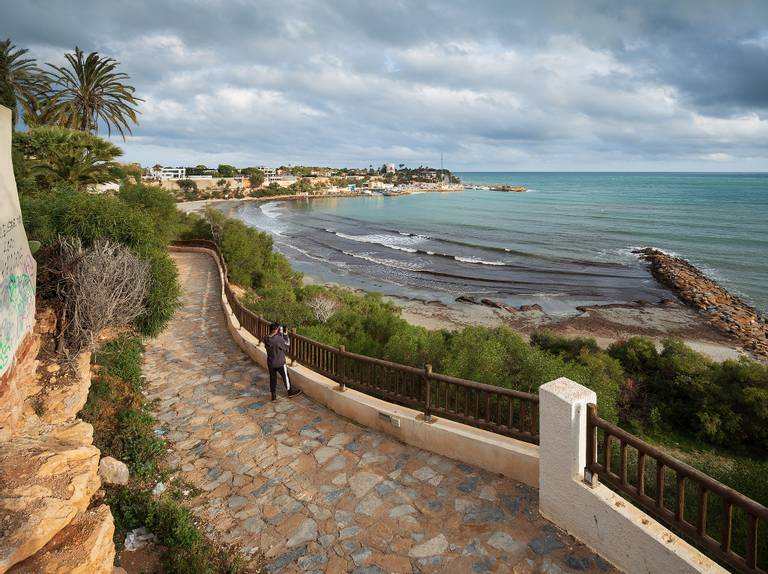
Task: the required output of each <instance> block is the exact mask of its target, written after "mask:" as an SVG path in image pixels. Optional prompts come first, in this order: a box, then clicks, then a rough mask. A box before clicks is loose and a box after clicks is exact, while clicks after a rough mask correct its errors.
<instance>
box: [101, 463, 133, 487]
mask: <svg viewBox="0 0 768 574" xmlns="http://www.w3.org/2000/svg"><path fill="white" fill-rule="evenodd" d="M129 475H130V473H129V472H128V467H127V466H126V464H125V463H124V462H121V461H119V460H117V459H116V458H112V457H111V456H105V457H104V458H102V459H101V461H100V462H99V477H100V478H101V482H103V483H104V484H128V478H129Z"/></svg>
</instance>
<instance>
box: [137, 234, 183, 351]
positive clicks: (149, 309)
mask: <svg viewBox="0 0 768 574" xmlns="http://www.w3.org/2000/svg"><path fill="white" fill-rule="evenodd" d="M148 259H149V273H150V281H149V291H148V293H147V297H146V300H145V302H144V307H145V310H144V313H142V315H141V316H140V317H139V318H138V319H137V320H136V328H137V329H138V330H139V331H140V332H141V333H142V334H144V335H147V336H148V337H155V336H157V335H159V334H160V333H161V332H162V330H163V329H164V328H165V326H166V325H167V324H168V322H169V321H170V320H171V319H172V318H173V315H174V313H175V312H176V310H177V309H178V308H179V306H180V305H181V301H180V297H181V287H180V286H179V281H178V272H177V270H176V265H175V264H174V263H173V260H172V259H171V257H170V255H168V252H167V251H165V250H161V249H156V250H153V251H151V252H150V253H149V254H148Z"/></svg>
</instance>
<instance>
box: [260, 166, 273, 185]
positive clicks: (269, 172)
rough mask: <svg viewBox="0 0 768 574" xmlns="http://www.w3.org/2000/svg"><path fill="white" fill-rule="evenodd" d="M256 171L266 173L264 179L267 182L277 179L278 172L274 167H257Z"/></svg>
mask: <svg viewBox="0 0 768 574" xmlns="http://www.w3.org/2000/svg"><path fill="white" fill-rule="evenodd" d="M256 169H258V170H259V171H262V172H264V177H265V178H266V180H267V182H271V181H273V180H274V178H276V177H277V170H276V169H275V168H274V167H267V166H265V165H257V166H256Z"/></svg>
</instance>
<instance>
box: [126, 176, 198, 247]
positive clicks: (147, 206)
mask: <svg viewBox="0 0 768 574" xmlns="http://www.w3.org/2000/svg"><path fill="white" fill-rule="evenodd" d="M117 197H118V199H120V201H122V202H123V203H125V204H127V205H130V206H131V207H133V208H137V209H138V210H140V211H142V212H143V213H145V214H146V215H148V216H149V218H150V220H151V221H152V224H153V228H154V235H155V237H156V238H157V241H158V242H159V243H162V244H166V243H168V242H170V241H171V239H173V238H174V237H176V235H178V233H179V231H180V229H181V226H182V219H183V216H182V214H181V212H180V211H179V210H178V209H176V200H175V198H174V196H173V195H172V194H171V192H170V191H168V190H167V189H163V188H162V187H157V186H152V185H141V184H129V183H125V184H123V185H122V186H121V187H120V192H119V193H118V194H117Z"/></svg>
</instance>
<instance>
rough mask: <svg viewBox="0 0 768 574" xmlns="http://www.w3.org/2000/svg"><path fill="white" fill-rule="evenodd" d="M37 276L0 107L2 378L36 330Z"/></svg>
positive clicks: (5, 112) (7, 118) (7, 114)
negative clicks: (23, 344)
mask: <svg viewBox="0 0 768 574" xmlns="http://www.w3.org/2000/svg"><path fill="white" fill-rule="evenodd" d="M36 273H37V264H36V263H35V260H34V259H33V257H32V254H31V253H30V251H29V243H28V242H27V234H26V233H25V232H24V225H23V223H22V221H21V208H20V206H19V196H18V193H17V191H16V181H15V180H14V178H13V165H12V164H11V110H9V109H8V108H5V107H3V106H0V375H2V374H3V373H5V372H6V371H7V370H8V369H9V368H10V367H11V365H12V364H13V357H14V355H15V353H16V350H17V349H18V347H19V345H20V344H21V342H22V341H23V340H24V337H25V336H26V335H27V333H29V332H30V331H31V330H32V328H33V327H34V324H35V281H36Z"/></svg>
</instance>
